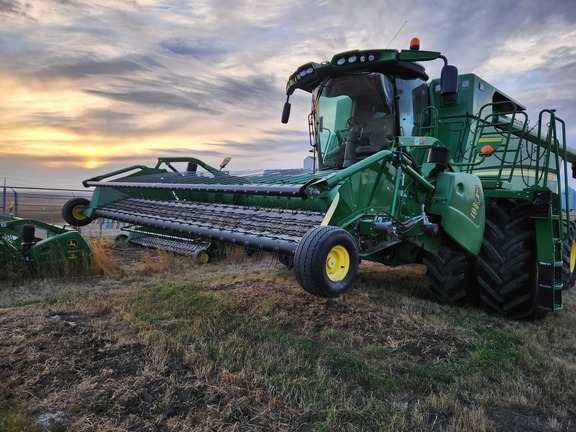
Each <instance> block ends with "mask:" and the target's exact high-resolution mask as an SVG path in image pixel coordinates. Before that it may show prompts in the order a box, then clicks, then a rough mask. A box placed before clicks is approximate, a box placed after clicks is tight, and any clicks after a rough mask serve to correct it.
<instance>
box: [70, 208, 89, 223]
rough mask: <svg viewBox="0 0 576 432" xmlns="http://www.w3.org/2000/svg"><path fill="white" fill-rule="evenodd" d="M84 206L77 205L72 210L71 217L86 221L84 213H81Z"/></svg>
mask: <svg viewBox="0 0 576 432" xmlns="http://www.w3.org/2000/svg"><path fill="white" fill-rule="evenodd" d="M85 208H86V207H85V206H82V205H77V206H75V207H74V208H73V209H72V216H74V219H76V220H84V219H86V215H85V214H84V213H82V211H83V210H84V209H85Z"/></svg>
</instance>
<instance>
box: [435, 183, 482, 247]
mask: <svg viewBox="0 0 576 432" xmlns="http://www.w3.org/2000/svg"><path fill="white" fill-rule="evenodd" d="M485 211H486V210H485V205H484V193H483V191H482V183H481V181H480V179H479V178H478V177H476V176H475V175H471V174H465V173H441V174H439V175H438V180H437V181H436V190H435V191H434V195H433V196H432V200H431V203H430V213H431V214H435V215H438V216H440V217H441V223H440V225H441V227H442V228H443V229H444V231H445V233H446V234H448V235H449V236H450V237H451V238H452V239H454V240H455V241H456V242H457V243H458V244H460V245H461V246H462V247H463V248H464V249H465V250H467V251H468V252H470V253H472V254H474V255H478V253H479V252H480V246H481V245H482V238H483V237H484V223H485V220H486V216H485Z"/></svg>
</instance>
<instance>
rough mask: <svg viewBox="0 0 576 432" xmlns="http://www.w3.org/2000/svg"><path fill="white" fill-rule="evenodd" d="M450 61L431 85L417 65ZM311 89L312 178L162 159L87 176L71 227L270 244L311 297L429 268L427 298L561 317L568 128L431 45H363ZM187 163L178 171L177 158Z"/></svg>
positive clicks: (310, 82) (311, 80)
mask: <svg viewBox="0 0 576 432" xmlns="http://www.w3.org/2000/svg"><path fill="white" fill-rule="evenodd" d="M437 60H441V61H443V62H444V67H443V69H442V74H441V77H440V78H439V79H434V80H432V81H428V75H427V74H426V71H425V69H424V67H423V66H422V65H421V63H423V62H428V61H437ZM296 90H303V91H305V92H308V93H310V94H311V96H312V111H311V114H310V122H309V123H310V137H311V143H312V145H313V155H314V164H313V168H312V169H311V170H309V171H302V172H297V173H296V172H292V171H290V172H288V171H284V172H282V171H278V172H270V171H269V172H266V171H264V172H260V173H240V174H238V173H236V174H234V173H230V172H226V171H222V169H217V168H214V167H211V166H210V165H207V164H205V163H204V162H202V161H200V160H198V159H195V158H160V159H159V161H158V164H157V165H156V166H155V167H153V168H149V167H146V166H141V165H138V166H132V167H128V168H126V169H124V170H120V171H116V172H112V173H109V174H106V175H103V176H99V177H95V178H92V179H89V180H86V181H84V185H85V186H87V187H89V186H94V187H95V188H96V189H95V190H94V194H93V197H92V200H91V202H90V203H89V204H88V203H74V205H73V206H72V208H70V206H69V208H68V209H65V211H64V213H65V214H66V213H67V214H75V215H77V216H78V215H81V217H75V218H74V219H75V220H68V222H69V223H71V224H75V223H78V222H81V223H87V222H89V221H90V220H92V219H95V218H97V217H105V218H110V219H114V220H118V221H123V222H125V223H128V224H130V226H129V227H128V231H130V234H129V240H131V241H134V242H139V243H141V244H153V245H155V247H166V248H170V249H171V250H180V251H181V252H184V253H191V254H210V253H212V252H214V251H216V250H218V249H219V248H221V246H222V245H224V244H234V245H238V246H241V247H242V248H244V249H246V250H247V251H248V250H255V251H259V250H265V251H269V252H271V253H273V254H275V255H277V256H278V258H279V259H280V261H281V262H283V263H285V264H287V265H291V266H293V267H294V273H295V275H296V279H297V281H298V283H299V284H300V285H301V286H302V287H303V288H304V289H305V290H306V291H308V292H310V293H312V294H314V295H318V296H327V297H334V296H339V295H341V294H343V293H345V292H346V291H347V290H348V289H349V288H350V287H351V286H352V284H353V282H354V280H355V277H356V274H357V272H358V263H359V261H360V260H361V259H363V260H370V261H375V262H380V263H383V264H386V265H389V266H397V265H401V264H406V263H422V264H424V265H426V267H427V268H428V272H427V277H428V280H429V285H430V290H431V293H432V295H433V296H434V297H435V298H436V299H438V300H440V301H443V302H448V303H463V302H478V301H480V302H482V303H483V304H484V305H485V306H486V307H487V308H489V309H491V310H493V311H496V312H498V313H500V314H502V315H505V316H509V317H512V318H515V319H521V318H537V317H540V316H542V315H544V314H545V313H546V312H547V311H555V312H558V311H559V310H560V309H561V308H562V290H563V289H565V288H568V287H569V286H570V285H572V284H573V282H574V264H575V261H576V258H575V257H576V242H575V241H574V227H573V223H572V220H571V219H570V212H569V211H565V210H564V209H568V208H569V206H568V195H567V191H568V179H567V177H566V174H565V173H566V172H567V163H574V162H576V155H575V154H574V153H572V152H569V151H568V150H567V148H566V143H565V127H564V122H563V121H562V120H561V119H559V118H558V117H557V116H556V113H555V112H554V111H552V110H545V111H543V112H542V113H540V116H539V118H538V121H537V122H536V123H535V125H531V124H529V122H528V118H527V114H526V110H525V108H524V107H523V106H522V105H520V104H519V103H518V102H516V101H514V100H512V99H511V98H509V97H508V96H507V95H505V94H504V93H503V92H501V91H500V90H498V89H496V88H494V87H493V86H492V85H490V84H489V83H487V82H485V81H484V80H482V79H481V78H480V77H478V76H476V75H474V74H464V75H459V74H458V71H457V69H456V68H455V67H454V66H452V65H450V64H448V61H447V59H446V58H445V57H444V56H443V55H442V54H441V53H439V52H434V51H421V50H419V44H418V43H417V41H414V43H412V44H411V49H409V50H402V51H397V50H389V49H383V50H382V49H375V50H362V51H360V50H356V51H347V52H343V53H339V54H336V55H335V56H334V57H333V58H332V59H331V60H330V61H326V62H323V63H307V64H305V65H302V66H301V67H299V68H298V69H297V70H296V71H295V72H294V73H293V74H292V75H291V76H290V77H289V79H288V83H287V86H286V95H287V102H286V105H285V107H284V112H283V115H282V121H283V122H284V123H286V122H287V121H288V117H289V113H290V104H289V101H288V99H289V98H290V95H292V94H293V93H294V92H295V91H296ZM182 162H184V163H186V164H187V165H186V168H185V169H181V170H178V169H176V168H175V167H174V164H176V163H182Z"/></svg>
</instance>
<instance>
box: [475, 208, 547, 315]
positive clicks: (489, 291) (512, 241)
mask: <svg viewBox="0 0 576 432" xmlns="http://www.w3.org/2000/svg"><path fill="white" fill-rule="evenodd" d="M529 205H530V203H529V202H527V201H520V200H512V199H502V200H495V199H493V200H486V228H485V231H484V239H483V240H482V248H481V250H480V255H479V260H478V261H479V274H478V284H479V293H480V299H481V300H482V302H483V303H484V305H485V307H486V308H487V309H490V310H492V311H495V312H498V313H499V314H501V315H504V316H507V317H510V318H513V319H523V318H528V319H535V318H540V317H543V316H544V315H545V314H546V312H545V311H546V310H545V309H544V308H541V307H539V306H538V270H537V259H536V236H535V232H534V222H533V221H532V220H531V219H530V216H529V215H530V212H529V208H528V207H529Z"/></svg>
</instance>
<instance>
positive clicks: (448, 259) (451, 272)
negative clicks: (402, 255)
mask: <svg viewBox="0 0 576 432" xmlns="http://www.w3.org/2000/svg"><path fill="white" fill-rule="evenodd" d="M424 265H425V266H426V269H427V270H426V279H427V280H428V289H429V290H430V294H431V295H432V297H433V298H434V299H436V300H437V301H439V302H441V303H449V304H463V303H476V302H477V297H478V292H477V289H476V286H475V284H473V283H472V282H471V278H470V275H471V274H473V269H472V260H471V258H470V257H469V256H468V255H466V254H465V253H464V252H463V251H459V250H456V249H455V248H451V247H449V246H442V247H441V248H440V249H439V250H438V252H437V253H430V254H428V255H427V256H426V257H425V258H424Z"/></svg>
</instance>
